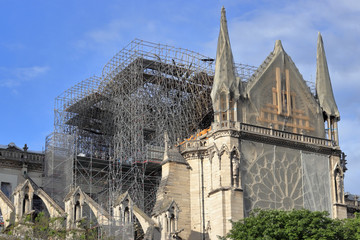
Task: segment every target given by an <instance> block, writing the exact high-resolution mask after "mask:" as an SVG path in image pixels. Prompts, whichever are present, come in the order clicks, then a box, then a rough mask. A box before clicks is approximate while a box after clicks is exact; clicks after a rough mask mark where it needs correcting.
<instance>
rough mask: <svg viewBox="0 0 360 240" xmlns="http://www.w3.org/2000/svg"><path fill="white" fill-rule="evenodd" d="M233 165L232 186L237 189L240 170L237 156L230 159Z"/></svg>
mask: <svg viewBox="0 0 360 240" xmlns="http://www.w3.org/2000/svg"><path fill="white" fill-rule="evenodd" d="M232 165H233V173H232V177H233V184H234V186H235V187H239V170H240V159H239V158H238V157H237V156H233V158H232Z"/></svg>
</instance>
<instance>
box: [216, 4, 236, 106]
mask: <svg viewBox="0 0 360 240" xmlns="http://www.w3.org/2000/svg"><path fill="white" fill-rule="evenodd" d="M234 66H235V65H234V59H233V54H232V51H231V45H230V39H229V33H228V27H227V21H226V13H225V8H224V7H222V9H221V20H220V33H219V38H218V45H217V50H216V63H215V76H214V83H213V86H212V90H211V99H212V102H213V107H214V108H216V106H217V105H216V101H217V99H218V95H219V94H220V92H222V91H225V92H226V94H230V97H232V98H234V100H235V101H236V100H237V98H238V97H239V96H240V92H239V89H240V87H241V86H240V84H241V81H240V79H237V78H236V76H235V67H234ZM214 110H215V111H216V110H217V109H214Z"/></svg>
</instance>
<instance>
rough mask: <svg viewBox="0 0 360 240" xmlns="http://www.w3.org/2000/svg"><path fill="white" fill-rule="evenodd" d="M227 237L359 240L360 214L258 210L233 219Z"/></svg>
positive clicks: (249, 239)
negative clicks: (346, 216)
mask: <svg viewBox="0 0 360 240" xmlns="http://www.w3.org/2000/svg"><path fill="white" fill-rule="evenodd" d="M224 239H233V240H235V239H236V240H238V239H248V240H251V239H314V240H315V239H339V240H343V239H349V240H353V239H354V240H355V239H360V216H359V215H357V216H356V217H355V218H354V219H345V220H338V219H331V218H330V217H329V214H328V213H327V212H311V211H309V210H305V209H302V210H292V211H283V210H255V211H253V212H252V213H251V214H250V216H249V217H247V218H245V219H242V220H240V221H238V222H233V228H232V230H231V231H230V233H229V234H228V235H227V236H226V237H225V238H224Z"/></svg>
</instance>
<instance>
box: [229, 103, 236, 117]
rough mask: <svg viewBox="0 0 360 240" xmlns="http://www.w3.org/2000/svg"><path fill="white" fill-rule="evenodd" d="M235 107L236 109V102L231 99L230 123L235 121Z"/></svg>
mask: <svg viewBox="0 0 360 240" xmlns="http://www.w3.org/2000/svg"><path fill="white" fill-rule="evenodd" d="M234 107H235V101H234V99H231V100H230V101H229V110H230V121H235V113H234V112H235V109H234Z"/></svg>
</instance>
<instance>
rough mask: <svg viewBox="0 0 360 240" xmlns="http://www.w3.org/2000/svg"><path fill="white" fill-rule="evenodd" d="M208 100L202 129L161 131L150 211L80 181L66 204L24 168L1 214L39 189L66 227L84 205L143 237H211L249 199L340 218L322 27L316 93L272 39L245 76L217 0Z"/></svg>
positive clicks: (24, 209) (23, 204) (224, 229)
mask: <svg viewBox="0 0 360 240" xmlns="http://www.w3.org/2000/svg"><path fill="white" fill-rule="evenodd" d="M209 102H211V103H212V108H213V109H212V110H213V113H214V114H213V116H214V117H213V120H212V122H211V124H210V125H209V126H207V127H206V128H205V129H199V130H197V131H196V132H194V133H193V135H191V136H188V138H186V139H185V140H184V141H179V142H178V143H177V144H176V145H174V144H172V143H171V141H170V139H169V135H168V132H167V131H164V134H163V135H164V145H165V147H164V149H163V155H161V158H162V161H161V162H160V166H161V178H160V182H159V185H158V187H157V189H156V200H155V203H154V206H153V208H152V210H151V212H146V213H145V211H144V210H142V209H140V208H139V207H137V206H136V202H135V199H132V197H131V194H129V193H128V192H124V193H122V194H121V195H119V197H118V198H117V200H116V202H115V204H113V206H112V210H111V212H112V214H110V211H109V212H107V211H106V209H103V207H102V205H101V204H100V203H97V202H96V201H94V200H93V199H92V196H90V194H89V193H86V191H85V190H84V189H81V187H79V186H75V187H74V188H72V189H71V190H70V191H69V192H68V194H67V195H66V196H65V197H64V206H65V208H64V207H63V206H61V204H59V203H58V202H57V201H54V200H52V198H51V196H50V194H49V195H48V194H47V193H46V190H45V191H44V190H43V189H42V188H41V187H40V186H38V185H41V183H40V182H41V181H40V180H36V181H35V182H34V181H33V180H32V179H31V177H29V176H31V175H28V174H26V173H25V175H26V177H25V178H24V181H23V183H21V184H20V185H19V186H18V187H17V188H16V189H15V190H14V193H13V197H14V203H12V202H11V201H10V200H9V199H8V197H9V196H8V197H7V196H5V194H3V193H2V192H1V191H0V205H1V206H2V208H1V210H2V213H3V215H4V213H5V209H7V210H6V212H7V215H6V217H7V218H9V219H11V216H13V218H14V219H15V220H16V221H20V220H21V217H22V216H24V215H26V214H28V212H30V211H31V210H32V202H33V196H34V195H38V196H39V198H41V199H42V200H43V201H44V203H45V205H46V208H47V209H48V211H49V213H50V215H51V216H55V217H58V216H65V215H66V216H67V219H66V228H68V229H76V228H77V227H78V226H77V225H76V222H77V221H78V220H79V219H81V217H82V216H81V214H82V212H83V210H82V209H83V205H84V204H87V205H89V206H90V208H91V210H92V211H93V212H94V213H95V215H96V216H97V222H98V224H99V225H104V226H105V225H111V224H112V225H114V226H118V227H123V228H122V229H125V228H126V226H127V224H128V223H131V222H132V221H133V218H136V219H137V221H138V222H139V223H140V225H141V227H142V229H143V232H144V234H145V236H144V239H217V237H218V236H225V235H226V234H227V233H228V232H229V230H230V229H231V227H232V225H231V221H237V220H239V219H243V218H246V217H247V216H249V213H250V212H251V211H252V210H254V209H257V208H261V209H283V210H292V209H302V208H305V209H309V210H312V211H327V212H329V213H330V216H331V217H332V218H339V219H343V218H346V217H347V214H348V213H347V205H346V202H345V194H344V186H343V182H344V181H343V180H344V172H345V171H346V166H345V165H346V160H345V154H344V153H343V152H342V151H341V149H340V146H339V140H338V127H337V123H338V121H340V113H339V111H338V108H337V105H336V102H335V98H334V94H333V90H332V86H331V81H330V75H329V70H328V66H327V60H326V55H325V50H324V44H323V40H322V36H321V34H320V33H319V35H318V40H317V68H316V89H315V92H312V90H311V89H310V88H309V87H308V85H307V84H306V82H305V81H304V79H303V77H302V75H301V74H300V72H299V70H298V69H297V67H296V66H295V64H294V62H293V61H292V60H291V58H290V56H289V55H288V54H287V53H286V52H285V50H284V48H283V46H282V43H281V41H280V40H277V41H276V42H275V46H274V49H273V51H272V52H271V53H270V54H269V56H268V57H267V58H266V59H265V60H264V62H263V63H262V64H261V65H260V67H259V68H258V69H257V70H256V71H255V72H254V74H252V76H251V78H250V79H249V80H248V81H247V82H244V81H242V80H241V77H240V76H239V75H238V74H237V72H236V70H235V62H234V59H233V54H232V50H231V44H230V40H229V33H228V27H227V21H226V14H225V9H224V8H222V10H221V21H220V33H219V37H218V43H217V52H216V62H215V73H214V76H213V82H212V88H211V94H209ZM161 137H162V136H161ZM161 153H162V152H161ZM0 158H1V156H0ZM356 202H357V201H356ZM119 229H120V228H119ZM123 236H124V235H123ZM130 238H131V236H130V237H129V239H130Z"/></svg>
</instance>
